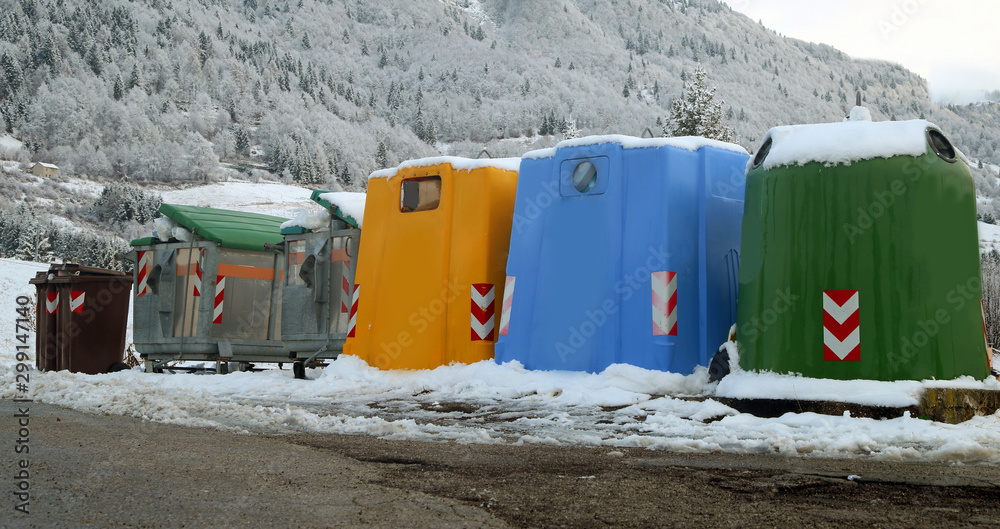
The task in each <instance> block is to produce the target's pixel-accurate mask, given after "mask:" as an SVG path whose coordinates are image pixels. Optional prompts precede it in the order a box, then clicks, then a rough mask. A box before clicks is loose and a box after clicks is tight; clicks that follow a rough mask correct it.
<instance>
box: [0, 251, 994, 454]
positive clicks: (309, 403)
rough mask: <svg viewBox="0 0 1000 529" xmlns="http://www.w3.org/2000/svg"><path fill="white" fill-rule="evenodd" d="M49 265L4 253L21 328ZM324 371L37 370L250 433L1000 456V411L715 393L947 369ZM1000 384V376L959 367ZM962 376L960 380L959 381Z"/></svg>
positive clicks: (79, 391)
mask: <svg viewBox="0 0 1000 529" xmlns="http://www.w3.org/2000/svg"><path fill="white" fill-rule="evenodd" d="M45 267H46V265H43V264H38V263H26V262H22V261H12V260H8V259H2V260H0V311H3V317H2V318H0V323H3V325H4V326H5V327H6V328H7V329H10V331H13V329H14V321H13V320H14V318H15V317H16V313H15V311H14V309H15V308H16V304H15V298H16V296H17V295H19V294H30V293H32V292H33V290H34V288H33V287H31V286H29V285H28V284H27V280H28V279H29V278H30V277H33V276H34V273H35V272H36V271H37V270H42V269H45ZM12 334H13V333H12V332H8V333H7V334H5V335H3V336H4V338H5V339H6V340H8V341H5V342H4V343H3V346H4V347H3V352H2V353H0V398H13V397H15V396H20V395H19V394H17V393H15V375H16V372H15V369H14V364H15V357H14V353H13V351H14V348H13V347H12V345H13V342H12V341H10V340H12V339H13V338H12V336H11V335H12ZM308 375H309V377H310V378H311V380H295V379H294V378H293V377H292V373H291V371H290V370H288V369H285V370H277V369H270V370H265V371H261V372H256V373H232V374H229V375H225V376H223V375H201V374H146V373H143V372H141V370H132V371H126V372H121V373H114V374H107V375H96V376H89V375H80V374H73V373H67V372H48V373H37V372H34V373H32V374H31V383H30V396H31V397H32V398H34V399H35V400H37V401H39V402H45V403H51V404H57V405H62V406H67V407H71V408H74V409H78V410H81V411H86V412H91V413H110V414H117V415H126V416H132V417H137V418H141V419H144V420H151V421H157V422H164V423H172V424H182V425H188V426H195V427H210V428H219V429H223V430H229V431H236V432H250V433H291V432H317V433H343V434H364V435H372V436H378V437H382V438H386V439H409V440H422V441H445V440H452V441H456V442H461V443H509V444H526V443H541V444H551V445H562V446H608V447H645V448H649V449H662V450H674V451H687V452H714V451H726V452H735V453H778V454H785V455H793V456H810V457H862V458H874V459H886V460H925V461H926V460H936V461H947V462H956V463H958V462H960V463H988V464H996V463H1000V413H997V414H994V415H990V416H985V417H977V418H974V419H972V420H970V421H967V422H965V423H962V424H960V425H947V424H942V423H936V422H932V421H927V420H921V419H918V418H915V417H910V416H903V417H899V418H896V419H891V420H872V419H861V418H852V417H850V416H847V415H845V416H827V415H818V414H814V413H788V414H786V415H784V416H782V417H779V418H770V419H765V418H760V417H756V416H753V415H750V414H746V413H739V412H737V411H736V410H734V409H732V408H730V407H728V406H725V405H723V404H722V403H720V402H719V401H717V400H715V399H714V398H713V397H722V396H729V397H739V396H751V397H775V398H795V399H800V400H809V399H815V398H827V399H832V400H840V401H844V402H856V403H861V404H883V405H892V406H908V405H912V404H915V403H916V400H917V398H918V395H919V392H920V391H921V389H922V387H925V386H929V385H945V384H946V383H942V382H934V381H931V382H923V383H921V382H892V383H889V382H871V381H821V380H816V379H806V378H802V377H795V376H787V375H774V374H767V373H764V374H756V373H743V372H737V373H733V374H731V375H730V376H729V377H727V378H726V379H724V380H723V381H722V382H721V383H719V384H709V383H708V382H707V373H706V371H705V370H704V369H701V370H699V371H698V372H696V373H695V374H693V375H689V376H682V375H677V374H672V373H663V372H658V371H648V370H644V369H641V368H637V367H634V366H628V365H614V366H611V367H609V368H608V369H607V370H605V371H604V372H603V373H600V374H587V373H577V372H551V371H550V372H545V371H529V370H526V369H524V368H523V367H521V366H520V365H519V364H517V363H507V364H503V365H497V364H496V363H494V362H492V361H484V362H479V363H476V364H473V365H451V366H443V367H440V368H437V369H434V370H423V371H382V370H378V369H375V368H372V367H369V366H368V365H367V364H365V363H364V362H363V361H362V360H360V359H358V358H356V357H350V356H344V357H341V358H339V359H338V360H336V361H334V362H332V363H331V364H330V365H329V366H328V367H327V368H325V369H323V370H315V371H309V373H308ZM955 383H957V384H961V385H964V386H973V387H986V388H994V389H996V388H1000V382H997V381H995V380H994V381H988V382H978V381H972V380H960V381H957V382H955ZM955 383H951V384H955Z"/></svg>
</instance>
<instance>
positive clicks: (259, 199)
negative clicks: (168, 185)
mask: <svg viewBox="0 0 1000 529" xmlns="http://www.w3.org/2000/svg"><path fill="white" fill-rule="evenodd" d="M311 194H312V191H311V190H309V189H305V188H302V187H296V186H289V185H284V184H279V183H275V182H264V181H262V182H256V183H254V182H238V181H236V182H221V183H218V184H209V185H205V186H198V187H189V188H186V189H178V190H172V191H162V192H161V195H162V196H163V202H165V203H168V204H183V205H187V206H210V207H213V208H221V209H233V210H238V211H246V212H250V213H263V214H265V215H276V216H278V217H285V218H288V219H291V218H294V217H295V216H296V214H297V213H298V212H299V210H306V211H309V212H315V211H319V210H321V209H322V208H321V207H320V206H319V205H317V204H316V203H315V202H313V201H312V200H310V199H309V196H310V195H311Z"/></svg>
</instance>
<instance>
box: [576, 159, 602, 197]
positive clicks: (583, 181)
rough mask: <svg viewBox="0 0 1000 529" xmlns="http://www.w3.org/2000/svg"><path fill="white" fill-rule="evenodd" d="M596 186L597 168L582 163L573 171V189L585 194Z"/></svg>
mask: <svg viewBox="0 0 1000 529" xmlns="http://www.w3.org/2000/svg"><path fill="white" fill-rule="evenodd" d="M596 184H597V167H594V164H592V163H590V162H588V161H582V162H580V163H578V164H577V165H576V168H575V169H573V187H575V188H576V190H577V191H579V192H581V193H586V192H588V191H590V190H591V189H593V188H594V185H596Z"/></svg>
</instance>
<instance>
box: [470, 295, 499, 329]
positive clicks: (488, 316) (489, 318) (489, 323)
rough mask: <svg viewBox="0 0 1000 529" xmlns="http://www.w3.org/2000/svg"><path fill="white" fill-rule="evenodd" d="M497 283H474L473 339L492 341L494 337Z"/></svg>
mask: <svg viewBox="0 0 1000 529" xmlns="http://www.w3.org/2000/svg"><path fill="white" fill-rule="evenodd" d="M495 299H496V285H493V284H490V283H473V285H472V341H474V342H480V341H490V342H492V341H493V340H494V339H495V338H494V332H493V318H494V316H495V315H496V309H495V308H494V307H493V305H494V303H493V302H494V301H495Z"/></svg>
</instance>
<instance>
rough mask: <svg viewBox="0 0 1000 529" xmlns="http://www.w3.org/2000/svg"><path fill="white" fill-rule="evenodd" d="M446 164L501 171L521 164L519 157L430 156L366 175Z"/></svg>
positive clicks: (386, 175)
mask: <svg viewBox="0 0 1000 529" xmlns="http://www.w3.org/2000/svg"><path fill="white" fill-rule="evenodd" d="M442 164H448V165H450V166H451V167H452V169H454V170H456V171H472V170H474V169H482V168H484V167H496V168H497V169H500V170H502V171H517V170H518V168H519V167H520V165H521V159H520V158H483V159H472V158H460V157H457V156H435V157H432V158H421V159H419V160H409V161H406V162H403V163H401V164H399V167H396V168H389V169H382V170H379V171H375V172H374V173H372V174H370V175H369V176H368V179H369V180H371V179H373V178H391V177H393V176H395V175H396V173H397V172H399V171H402V170H403V169H408V168H411V167H427V166H431V165H442Z"/></svg>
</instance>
